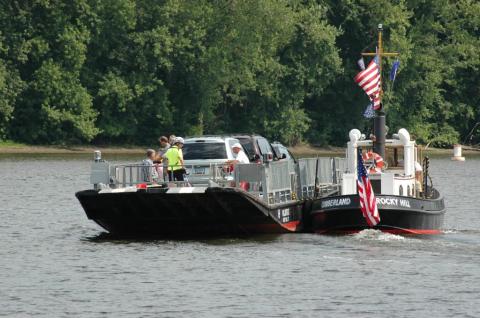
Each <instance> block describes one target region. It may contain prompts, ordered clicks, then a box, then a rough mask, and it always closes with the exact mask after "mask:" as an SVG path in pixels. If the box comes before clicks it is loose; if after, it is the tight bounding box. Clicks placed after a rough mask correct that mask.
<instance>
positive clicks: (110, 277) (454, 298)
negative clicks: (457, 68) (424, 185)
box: [0, 155, 480, 317]
mask: <svg viewBox="0 0 480 318" xmlns="http://www.w3.org/2000/svg"><path fill="white" fill-rule="evenodd" d="M107 159H109V158H108V157H107ZM111 159H114V160H115V159H119V158H111ZM137 159H139V158H137ZM89 160H90V156H80V157H79V156H62V157H59V156H36V157H25V156H13V155H8V156H7V155H3V156H1V155H0V181H1V182H0V217H1V222H0V284H1V285H0V286H1V287H0V316H5V317H387V316H388V317H479V316H480V299H479V298H480V297H479V296H480V206H479V204H478V201H477V200H478V195H479V193H480V181H479V180H480V157H467V160H466V162H463V163H460V162H453V161H450V158H449V157H448V158H447V157H443V158H442V157H438V158H433V159H432V160H431V165H430V166H431V174H432V175H433V177H434V184H435V185H436V186H437V188H438V189H439V190H440V191H441V192H442V193H443V194H444V195H445V197H446V204H447V209H448V210H447V214H446V221H445V231H444V234H442V235H437V236H433V237H421V238H418V237H403V236H397V235H391V234H383V233H381V232H377V231H371V230H366V231H363V232H360V233H358V234H355V235H348V236H322V235H315V234H300V235H297V234H285V235H275V236H255V237H251V238H223V239H210V240H190V241H167V240H150V241H145V240H144V241H135V240H118V239H111V238H109V237H108V235H105V233H104V231H103V230H102V229H101V228H100V227H99V226H97V225H96V224H94V223H93V222H92V221H90V220H88V219H87V218H86V216H85V214H84V212H83V210H82V208H81V206H80V204H79V203H78V202H77V200H76V198H75V196H74V193H75V192H76V191H78V190H82V189H87V188H89V187H90V185H89V173H90V161H89Z"/></svg>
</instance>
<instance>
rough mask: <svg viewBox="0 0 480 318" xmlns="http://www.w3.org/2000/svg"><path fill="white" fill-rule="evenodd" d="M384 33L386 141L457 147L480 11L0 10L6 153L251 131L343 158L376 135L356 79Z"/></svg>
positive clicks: (228, 5)
mask: <svg viewBox="0 0 480 318" xmlns="http://www.w3.org/2000/svg"><path fill="white" fill-rule="evenodd" d="M378 23H383V25H384V29H385V32H384V43H385V47H386V50H393V51H399V52H400V53H401V57H400V61H401V66H400V71H399V73H398V76H397V80H396V82H395V84H394V85H392V83H390V82H388V81H385V82H384V89H385V94H384V100H383V101H384V106H385V109H386V111H387V121H388V125H389V127H390V130H391V131H396V130H398V129H399V128H401V127H405V128H407V129H409V130H410V131H411V133H412V135H414V136H415V137H417V138H418V140H419V141H420V142H423V143H431V144H433V145H437V146H445V145H448V144H451V143H455V142H458V141H459V140H461V138H464V137H465V136H466V134H468V132H469V131H470V129H471V128H472V126H473V125H474V124H475V123H476V122H478V121H480V109H479V107H478V105H479V104H480V88H479V85H478V83H480V75H479V74H480V72H479V69H480V55H479V54H478V47H480V31H479V27H478V26H479V25H480V3H478V1H473V0H460V1H449V0H440V1H438V0H423V1H417V0H339V1H332V0H306V1H298V0H263V1H258V0H241V1H240V0H228V1H225V0H198V1H188V0H165V1H157V0H104V1H95V0H72V1H68V2H65V1H62V0H48V1H45V0H30V1H3V2H2V3H1V4H0V140H1V139H12V140H16V141H21V142H29V143H78V142H80V143H84V142H91V141H93V142H103V143H109V142H113V143H130V144H133V143H137V144H148V143H153V142H155V141H156V139H157V138H158V136H159V135H164V134H170V133H175V134H176V135H188V134H204V133H223V132H256V133H260V134H264V135H266V136H267V137H270V138H274V139H276V140H280V141H282V142H284V143H286V144H289V145H294V144H297V143H299V142H302V141H308V142H311V143H314V144H319V145H325V144H338V145H342V144H344V143H345V140H346V139H347V134H348V131H349V130H350V129H351V128H354V127H357V128H360V129H362V130H364V131H365V132H366V133H368V130H369V129H371V121H369V120H365V119H364V118H363V117H362V113H363V111H364V108H365V106H366V105H367V103H368V100H367V97H366V96H365V94H364V93H363V92H362V91H361V89H360V88H358V87H357V86H356V85H355V83H354V82H353V77H354V76H355V74H356V73H357V72H358V68H357V66H356V61H357V60H358V59H359V57H360V53H361V52H362V51H366V50H367V51H374V50H375V45H376V39H377V33H376V29H377V25H378ZM367 62H368V61H367ZM392 62H393V61H392V60H385V61H384V62H383V73H384V74H383V75H384V78H386V77H387V75H388V71H389V68H390V66H391V63H392Z"/></svg>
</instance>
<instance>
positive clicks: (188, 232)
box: [76, 188, 303, 237]
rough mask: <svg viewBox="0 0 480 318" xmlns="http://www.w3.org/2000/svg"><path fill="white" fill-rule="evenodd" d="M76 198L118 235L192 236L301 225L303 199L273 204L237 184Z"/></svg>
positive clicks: (284, 230)
mask: <svg viewBox="0 0 480 318" xmlns="http://www.w3.org/2000/svg"><path fill="white" fill-rule="evenodd" d="M76 196H77V198H78V200H79V201H80V203H81V204H82V207H83V209H84V210H85V212H86V214H87V216H88V218H89V219H92V220H94V221H95V222H96V223H98V224H99V225H100V226H101V227H103V228H104V229H105V230H107V231H108V232H110V233H112V234H117V235H128V236H162V237H194V236H218V235H243V234H255V233H289V232H299V231H301V230H302V229H303V226H302V225H303V224H302V223H303V222H302V217H303V203H302V202H294V203H289V204H279V205H276V206H274V207H269V206H267V205H266V204H264V203H263V202H262V201H260V200H258V199H256V198H255V197H253V196H251V195H249V194H248V193H246V192H245V191H243V190H239V189H234V188H206V189H203V192H202V191H200V192H194V193H181V192H178V188H177V190H176V191H175V190H173V191H172V190H171V189H162V188H149V189H147V190H138V191H136V192H120V193H99V192H97V191H95V190H85V191H80V192H77V193H76Z"/></svg>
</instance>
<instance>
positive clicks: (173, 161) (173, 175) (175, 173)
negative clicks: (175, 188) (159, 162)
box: [164, 137, 185, 181]
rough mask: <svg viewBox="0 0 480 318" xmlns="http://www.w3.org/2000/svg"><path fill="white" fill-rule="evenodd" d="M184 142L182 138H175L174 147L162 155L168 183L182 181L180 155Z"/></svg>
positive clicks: (182, 172)
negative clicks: (165, 161)
mask: <svg viewBox="0 0 480 318" xmlns="http://www.w3.org/2000/svg"><path fill="white" fill-rule="evenodd" d="M184 142H185V141H184V140H183V138H182V137H177V138H175V141H174V145H173V146H172V147H170V148H169V149H168V150H167V152H166V153H165V155H164V158H165V159H167V170H168V180H169V181H184V179H183V175H184V174H185V167H184V164H183V153H182V148H183V144H184Z"/></svg>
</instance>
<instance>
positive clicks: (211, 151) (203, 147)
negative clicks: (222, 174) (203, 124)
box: [182, 142, 227, 160]
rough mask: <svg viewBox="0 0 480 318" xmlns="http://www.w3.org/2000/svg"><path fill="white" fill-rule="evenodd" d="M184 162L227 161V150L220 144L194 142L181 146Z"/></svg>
mask: <svg viewBox="0 0 480 318" xmlns="http://www.w3.org/2000/svg"><path fill="white" fill-rule="evenodd" d="M182 152H183V159H184V160H198V159H227V150H226V148H225V144H224V143H223V142H222V143H220V142H215V143H213V142H195V143H186V144H184V145H183V149H182Z"/></svg>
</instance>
